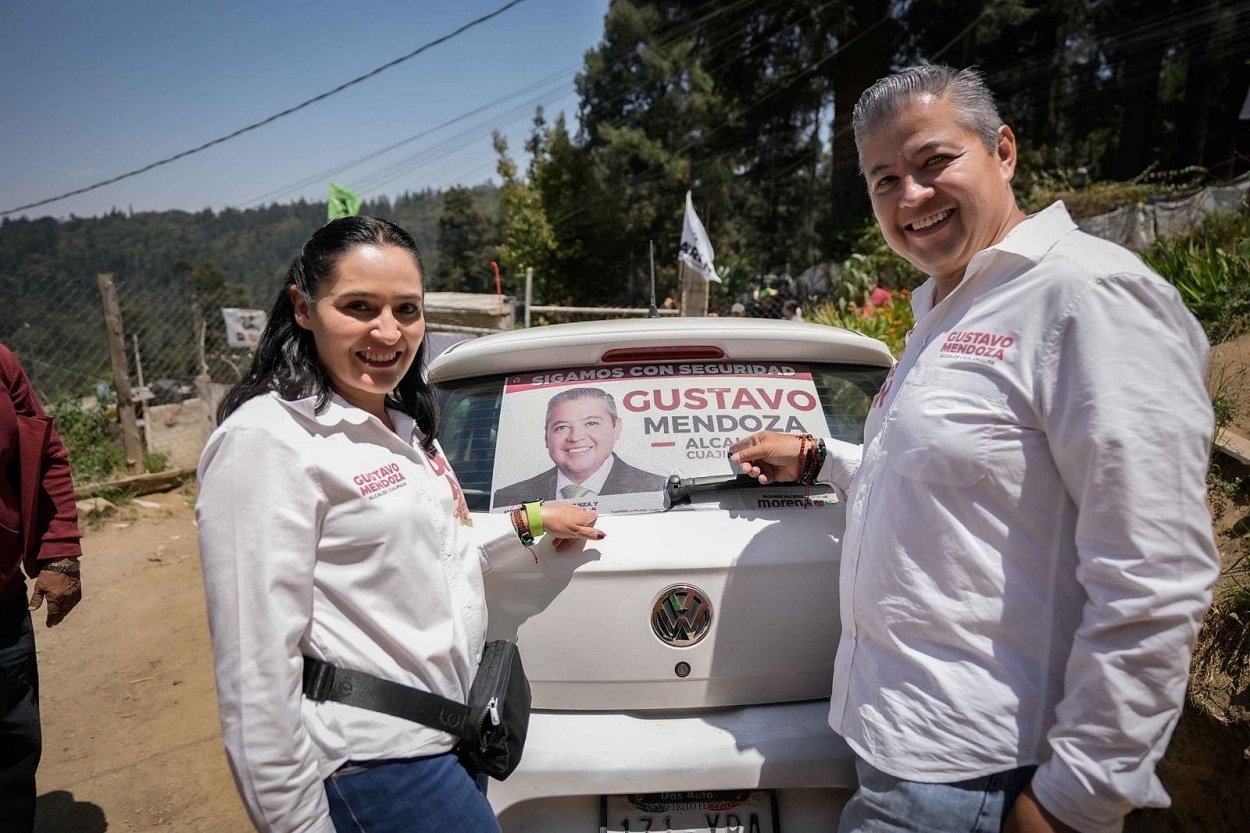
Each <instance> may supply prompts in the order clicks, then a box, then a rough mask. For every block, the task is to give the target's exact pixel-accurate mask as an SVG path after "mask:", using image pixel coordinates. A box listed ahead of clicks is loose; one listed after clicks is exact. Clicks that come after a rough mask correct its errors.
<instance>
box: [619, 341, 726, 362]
mask: <svg viewBox="0 0 1250 833" xmlns="http://www.w3.org/2000/svg"><path fill="white" fill-rule="evenodd" d="M723 358H725V351H724V350H722V349H721V348H719V347H713V346H710V345H709V346H706V347H691V346H684V347H677V346H672V347H617V348H615V349H613V350H609V351H608V352H606V353H604V354H603V357H602V358H600V359H599V361H600V363H602V364H627V363H635V362H677V361H696V360H698V361H706V360H708V359H723Z"/></svg>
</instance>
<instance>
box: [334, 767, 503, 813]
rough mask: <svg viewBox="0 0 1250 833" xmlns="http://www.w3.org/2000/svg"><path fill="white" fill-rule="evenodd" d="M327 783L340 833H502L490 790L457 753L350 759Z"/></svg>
mask: <svg viewBox="0 0 1250 833" xmlns="http://www.w3.org/2000/svg"><path fill="white" fill-rule="evenodd" d="M325 784H326V797H327V798H329V800H330V818H331V820H333V822H334V829H335V830H337V831H340V833H343V831H351V833H392V831H393V832H394V833H406V832H407V831H411V833H443V831H449V830H455V831H457V833H499V822H497V821H496V820H495V813H494V811H493V810H491V808H490V804H488V803H487V801H486V795H485V793H484V792H483V791H482V790H480V789H479V788H478V785H477V784H476V783H475V782H474V780H473V778H471V777H470V776H469V773H468V772H466V771H465V769H464V767H462V766H461V765H460V761H459V760H457V759H456V756H455V755H454V754H452V753H451V752H448V753H446V754H444V755H433V756H431V757H428V758H405V759H400V760H394V761H376V762H369V763H365V764H348V765H346V766H344V767H342V768H341V769H339V770H338V772H335V773H334V774H333V775H331V776H330V777H329V778H327V779H326V781H325Z"/></svg>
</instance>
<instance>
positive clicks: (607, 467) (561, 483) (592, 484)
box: [556, 455, 616, 495]
mask: <svg viewBox="0 0 1250 833" xmlns="http://www.w3.org/2000/svg"><path fill="white" fill-rule="evenodd" d="M615 458H616V455H610V456H609V457H608V459H606V460H604V461H603V465H602V466H600V467H599V469H598V470H597V471H596V472H595V473H594V474H592V475H591V476H590V477H587V478H586V479H585V480H583V481H582V482H581V484H580V485H581V486H582V488H584V489H589V490H590V491H592V492H594V493H595V494H596V495H597V494H599V493H600V492H602V491H603V484H604V482H605V481H607V479H608V475H609V474H611V473H612V461H613V460H614V459H615ZM556 472H557V474H556V494H557V495H558V494H560V490H561V489H563V488H564V487H565V486H568V485H571V484H572V483H573V481H572V480H569V479H568V478H567V477H565V476H564V472H563V471H560V469H556Z"/></svg>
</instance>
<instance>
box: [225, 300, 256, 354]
mask: <svg viewBox="0 0 1250 833" xmlns="http://www.w3.org/2000/svg"><path fill="white" fill-rule="evenodd" d="M221 317H222V318H224V319H226V344H227V345H229V346H230V347H244V348H247V349H251V348H253V347H255V346H256V343H257V342H258V341H260V333H261V331H262V330H264V329H265V320H266V315H265V313H264V312H263V311H261V310H258V309H235V308H233V307H222V308H221Z"/></svg>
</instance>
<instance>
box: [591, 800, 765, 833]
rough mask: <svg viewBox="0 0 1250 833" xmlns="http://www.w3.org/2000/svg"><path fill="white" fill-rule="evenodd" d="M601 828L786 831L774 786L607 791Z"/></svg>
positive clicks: (620, 831)
mask: <svg viewBox="0 0 1250 833" xmlns="http://www.w3.org/2000/svg"><path fill="white" fill-rule="evenodd" d="M599 824H600V831H601V833H718V832H719V833H781V827H780V825H779V824H778V820H777V805H776V802H775V801H774V799H773V793H772V791H771V790H750V791H741V792H690V793H646V794H641V795H639V794H635V795H605V796H603V799H602V800H601V802H600V821H599Z"/></svg>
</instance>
